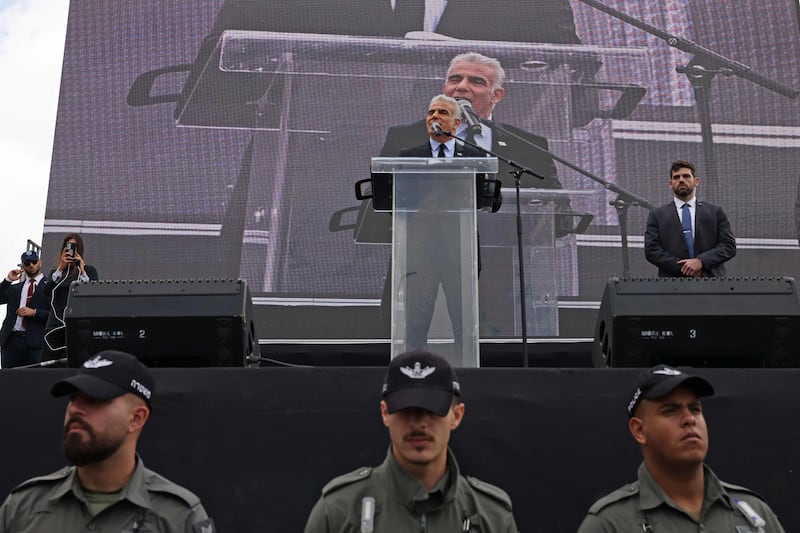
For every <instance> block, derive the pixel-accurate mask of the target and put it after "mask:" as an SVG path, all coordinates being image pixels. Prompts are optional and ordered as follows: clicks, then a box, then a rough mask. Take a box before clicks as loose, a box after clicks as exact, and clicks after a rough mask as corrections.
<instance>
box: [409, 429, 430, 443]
mask: <svg viewBox="0 0 800 533" xmlns="http://www.w3.org/2000/svg"><path fill="white" fill-rule="evenodd" d="M419 438H423V439H427V440H431V441H432V440H433V437H432V436H431V435H430V434H429V433H425V432H424V431H412V432H411V433H409V434H407V435H406V436H405V437H403V440H411V439H419Z"/></svg>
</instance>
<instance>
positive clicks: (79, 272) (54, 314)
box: [41, 233, 98, 361]
mask: <svg viewBox="0 0 800 533" xmlns="http://www.w3.org/2000/svg"><path fill="white" fill-rule="evenodd" d="M49 276H50V281H51V283H49V284H48V285H47V287H48V292H49V294H48V298H49V300H50V316H49V317H48V319H47V324H46V325H45V327H44V342H42V357H41V361H50V360H51V359H58V358H61V357H66V349H67V342H66V324H65V322H64V312H65V311H66V308H67V299H68V298H69V286H70V284H71V283H72V282H73V281H80V282H83V283H86V282H88V281H90V280H91V281H94V280H97V279H98V277H97V269H96V268H95V267H93V266H92V265H87V264H86V262H85V261H84V260H83V238H82V237H81V236H80V235H79V234H77V233H70V234H68V235H67V236H66V237H64V240H63V241H62V243H61V254H60V256H59V260H58V266H56V267H55V268H54V269H53V270H51V271H50V274H49Z"/></svg>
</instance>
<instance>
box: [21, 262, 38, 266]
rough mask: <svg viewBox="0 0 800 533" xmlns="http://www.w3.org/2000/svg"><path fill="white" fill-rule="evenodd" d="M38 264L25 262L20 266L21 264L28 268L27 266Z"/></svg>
mask: <svg viewBox="0 0 800 533" xmlns="http://www.w3.org/2000/svg"><path fill="white" fill-rule="evenodd" d="M38 262H39V261H25V262H24V263H22V264H23V265H24V266H26V267H29V266H31V265H35V264H36V263H38Z"/></svg>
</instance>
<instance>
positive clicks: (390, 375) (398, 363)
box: [382, 351, 461, 416]
mask: <svg viewBox="0 0 800 533" xmlns="http://www.w3.org/2000/svg"><path fill="white" fill-rule="evenodd" d="M454 394H455V395H456V396H460V395H461V387H460V385H459V384H458V377H456V373H455V371H454V370H453V368H452V367H451V366H450V363H448V362H447V360H446V359H445V358H444V357H441V356H438V355H435V354H432V353H429V352H423V351H415V352H406V353H403V354H400V355H398V356H397V357H395V358H394V359H392V361H391V362H390V363H389V369H388V370H387V371H386V378H385V379H384V382H383V392H382V395H383V399H384V401H385V402H386V406H387V408H388V411H389V413H395V412H397V411H400V410H401V409H406V408H409V407H420V408H422V409H426V410H428V411H431V412H432V413H435V414H437V415H438V416H445V415H446V414H447V411H449V410H450V405H451V404H452V403H453V395H454Z"/></svg>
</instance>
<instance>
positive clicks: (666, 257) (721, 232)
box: [644, 160, 736, 277]
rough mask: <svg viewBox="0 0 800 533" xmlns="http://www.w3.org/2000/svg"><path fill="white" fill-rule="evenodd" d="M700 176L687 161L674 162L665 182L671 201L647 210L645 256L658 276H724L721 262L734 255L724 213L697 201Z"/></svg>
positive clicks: (723, 264)
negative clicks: (670, 191)
mask: <svg viewBox="0 0 800 533" xmlns="http://www.w3.org/2000/svg"><path fill="white" fill-rule="evenodd" d="M698 183H700V178H698V177H695V168H694V165H692V164H691V163H690V162H688V161H680V160H679V161H675V162H674V163H672V167H671V169H670V180H669V185H670V188H671V189H672V192H673V194H674V198H673V201H672V202H670V203H668V204H666V205H662V206H661V207H659V208H657V209H654V210H653V211H651V212H650V215H649V217H648V219H647V230H646V232H645V236H644V251H645V257H646V258H647V260H648V261H649V262H651V263H652V264H654V265H655V266H657V267H658V275H659V276H670V277H681V276H692V277H700V276H716V277H724V276H725V262H726V261H728V260H730V259H732V258H733V257H734V256H735V255H736V239H735V238H734V236H733V232H732V231H731V225H730V222H728V217H727V216H726V215H725V212H724V211H723V210H722V208H721V207H720V206H718V205H714V204H711V203H709V202H700V201H698V200H697V198H696V196H695V191H696V188H697V185H698Z"/></svg>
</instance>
